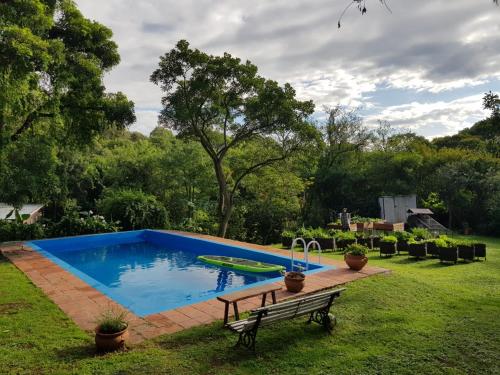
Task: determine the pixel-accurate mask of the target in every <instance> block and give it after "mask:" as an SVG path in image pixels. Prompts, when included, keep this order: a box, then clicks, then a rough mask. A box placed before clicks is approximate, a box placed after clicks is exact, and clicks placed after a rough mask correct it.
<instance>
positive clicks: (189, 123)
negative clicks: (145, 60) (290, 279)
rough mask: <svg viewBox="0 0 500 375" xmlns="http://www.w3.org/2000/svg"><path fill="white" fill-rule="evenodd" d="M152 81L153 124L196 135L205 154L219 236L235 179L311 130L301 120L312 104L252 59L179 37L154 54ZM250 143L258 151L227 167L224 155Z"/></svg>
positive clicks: (301, 141)
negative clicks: (156, 117) (157, 95)
mask: <svg viewBox="0 0 500 375" xmlns="http://www.w3.org/2000/svg"><path fill="white" fill-rule="evenodd" d="M151 81H152V82H154V83H155V84H158V85H160V86H161V88H162V90H163V91H164V94H165V95H164V96H163V98H162V104H163V110H162V111H161V114H160V124H161V125H162V126H165V127H167V128H169V129H172V130H174V131H176V132H177V133H178V135H179V136H180V137H184V138H191V139H196V140H197V141H199V142H200V143H201V145H202V146H203V148H204V150H205V151H206V152H207V154H208V155H209V156H210V158H211V160H212V164H213V167H214V172H215V175H216V178H217V183H218V186H219V192H218V207H217V214H218V217H219V228H218V235H219V236H222V237H224V236H225V235H226V231H227V227H228V223H229V220H230V218H231V214H232V211H233V208H234V197H235V195H236V194H237V192H238V189H239V187H240V185H241V182H242V180H243V179H244V178H245V177H246V176H248V175H250V174H252V173H254V172H256V171H257V170H259V169H261V168H263V167H265V166H268V165H271V164H273V163H275V162H277V161H281V160H284V159H286V158H288V157H289V156H290V155H293V154H294V153H295V152H297V150H299V149H301V148H303V147H304V146H307V144H308V143H309V142H310V141H311V140H312V139H314V137H315V128H314V126H313V125H311V124H309V123H308V122H307V118H308V116H309V115H311V114H312V113H313V111H314V105H313V103H312V102H311V101H299V100H297V99H296V98H295V90H294V89H293V88H292V87H291V86H290V85H289V84H285V85H284V86H283V87H282V86H279V85H278V83H277V82H275V81H272V80H267V79H265V78H263V77H261V76H259V75H258V74H257V67H256V66H255V65H253V64H251V63H250V62H249V61H247V62H245V63H241V60H240V59H238V58H234V57H232V56H231V55H230V54H228V53H225V54H224V55H223V56H211V55H208V54H206V53H204V52H201V51H199V50H197V49H191V48H190V47H189V43H188V42H187V41H185V40H181V41H179V42H178V43H177V45H176V47H175V48H174V49H172V50H171V51H170V52H168V53H166V54H165V55H164V56H162V57H161V58H160V64H159V68H158V69H157V70H155V71H154V72H153V74H152V75H151ZM255 144H260V145H262V146H263V147H261V148H260V150H261V151H263V152H261V153H259V154H252V155H249V154H247V155H245V156H251V160H248V162H247V163H242V164H241V165H240V166H239V167H240V168H238V169H237V170H231V169H229V165H228V163H226V162H225V159H226V157H227V156H228V155H230V154H231V153H233V152H236V149H238V148H239V149H240V150H242V149H243V150H244V149H245V148H246V147H247V146H250V145H255ZM238 152H240V153H241V151H238Z"/></svg>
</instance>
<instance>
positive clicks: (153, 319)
mask: <svg viewBox="0 0 500 375" xmlns="http://www.w3.org/2000/svg"><path fill="white" fill-rule="evenodd" d="M166 232H172V233H179V234H183V235H186V236H192V237H198V238H204V239H209V240H212V241H218V242H222V243H227V244H229V245H237V246H244V247H246V248H249V249H255V250H260V251H267V252H270V253H274V254H279V255H284V256H287V257H289V256H290V251H289V250H280V249H275V248H271V247H269V246H261V245H254V244H249V243H245V242H239V241H233V240H227V239H222V238H217V237H212V236H207V235H200V234H194V233H185V232H175V231H166ZM0 251H1V252H2V253H3V254H4V256H6V257H7V258H8V259H9V260H10V261H11V262H12V263H13V264H14V265H15V266H16V267H17V268H18V269H20V270H21V271H23V272H24V273H25V274H26V276H27V277H28V278H29V279H30V280H31V281H32V282H33V284H35V285H36V286H37V287H39V288H40V289H42V291H43V292H44V293H45V294H46V295H47V296H48V297H49V298H50V299H51V300H52V301H53V302H54V303H55V304H57V306H59V308H60V309H61V310H62V311H64V312H65V313H66V314H67V315H68V316H69V317H70V318H71V319H72V320H73V321H74V322H75V323H76V324H77V325H78V326H79V327H80V328H82V329H83V330H86V331H92V330H93V329H94V328H95V320H96V318H97V317H98V316H99V315H100V314H101V313H102V312H103V311H106V310H109V309H113V310H126V309H125V308H124V307H123V306H121V305H119V304H118V303H116V302H114V301H113V300H112V299H110V298H109V297H107V296H105V295H104V294H103V293H101V292H100V291H98V290H96V289H94V288H93V287H91V286H89V285H88V284H87V283H85V282H84V281H82V280H81V279H79V278H78V277H76V276H74V275H73V274H71V273H69V272H68V271H66V270H64V269H63V268H61V267H59V266H58V265H57V264H55V263H54V262H52V261H51V260H49V259H48V258H46V257H44V256H43V255H41V254H39V253H38V252H36V251H33V250H32V249H30V248H29V247H27V246H26V245H23V244H22V243H19V244H4V245H1V244H0ZM295 255H296V258H297V259H302V257H303V254H302V253H295ZM311 258H312V261H313V262H316V261H317V258H316V256H315V255H313V256H312V257H311ZM321 263H322V264H327V265H331V266H335V267H336V268H335V269H332V270H326V271H323V272H317V273H315V274H312V275H308V276H307V278H306V286H305V288H304V289H303V291H302V292H300V293H290V292H287V291H286V289H285V286H284V282H282V281H280V282H278V283H275V284H277V285H280V286H282V287H283V289H282V290H280V291H278V292H277V293H276V298H277V300H278V302H279V301H283V300H286V299H290V298H296V297H298V296H301V295H304V294H309V293H314V292H317V291H320V290H324V289H329V288H333V287H336V286H339V285H343V284H346V283H348V282H351V281H354V280H358V279H361V278H364V277H368V276H371V275H375V274H381V273H388V272H390V271H389V270H386V269H383V268H378V267H370V266H366V267H365V268H363V269H362V270H361V271H360V272H356V271H352V270H350V269H349V268H348V267H347V266H346V265H345V264H344V262H341V261H336V260H332V259H329V258H326V257H322V258H321ZM247 290H248V291H250V289H247ZM260 303H261V297H254V298H249V299H247V300H243V301H240V302H238V310H239V311H240V312H244V311H249V310H252V309H255V308H257V307H260ZM223 317H224V303H222V302H220V301H218V300H216V299H215V298H214V299H211V300H208V301H204V302H200V303H195V304H192V305H187V306H183V307H180V308H176V309H173V310H168V311H163V312H160V313H157V314H152V315H148V316H145V317H143V318H141V317H139V316H137V315H135V314H133V313H132V312H131V311H128V315H127V319H128V321H129V331H130V342H131V343H132V344H135V343H139V342H141V341H143V340H145V339H149V338H153V337H156V336H159V335H164V334H170V333H174V332H178V331H181V330H184V329H187V328H190V327H193V326H197V325H202V324H208V323H211V322H214V321H216V320H222V319H223ZM221 324H222V322H221Z"/></svg>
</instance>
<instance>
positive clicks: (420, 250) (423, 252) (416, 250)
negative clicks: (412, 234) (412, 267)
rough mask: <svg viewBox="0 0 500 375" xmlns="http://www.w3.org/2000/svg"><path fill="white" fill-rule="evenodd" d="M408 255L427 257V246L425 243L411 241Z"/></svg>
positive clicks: (418, 257)
mask: <svg viewBox="0 0 500 375" xmlns="http://www.w3.org/2000/svg"><path fill="white" fill-rule="evenodd" d="M408 256H411V257H415V258H417V259H421V258H425V257H426V256H427V247H426V246H425V243H411V244H409V245H408Z"/></svg>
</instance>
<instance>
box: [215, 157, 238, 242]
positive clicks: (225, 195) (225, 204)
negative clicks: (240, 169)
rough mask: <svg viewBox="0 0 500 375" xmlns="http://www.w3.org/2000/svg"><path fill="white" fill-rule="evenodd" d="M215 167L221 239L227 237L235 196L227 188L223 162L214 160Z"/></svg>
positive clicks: (218, 233) (219, 234)
mask: <svg viewBox="0 0 500 375" xmlns="http://www.w3.org/2000/svg"><path fill="white" fill-rule="evenodd" d="M213 162H214V167H215V176H216V177H217V183H218V184H219V197H218V198H219V199H218V204H217V215H218V216H219V229H218V232H217V235H218V236H219V237H226V232H227V227H228V225H229V220H230V219H231V214H232V213H233V196H232V194H231V191H230V189H229V187H228V186H227V181H226V175H225V174H224V170H223V168H222V161H221V160H218V159H217V160H213Z"/></svg>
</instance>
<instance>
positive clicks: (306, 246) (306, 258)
mask: <svg viewBox="0 0 500 375" xmlns="http://www.w3.org/2000/svg"><path fill="white" fill-rule="evenodd" d="M298 242H302V246H303V249H304V262H305V263H306V266H305V267H303V266H302V265H300V264H295V262H294V249H295V247H296V246H297V244H298ZM311 245H316V246H317V247H318V263H319V264H321V245H320V244H319V243H318V241H316V240H312V241H309V243H307V244H306V241H305V240H304V239H303V238H302V237H297V238H294V239H293V241H292V246H290V250H291V252H292V254H291V257H292V267H291V270H292V271H293V270H294V268H297V269H298V270H299V271H304V268H305V270H306V271H307V270H308V269H309V248H310V247H311Z"/></svg>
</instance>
